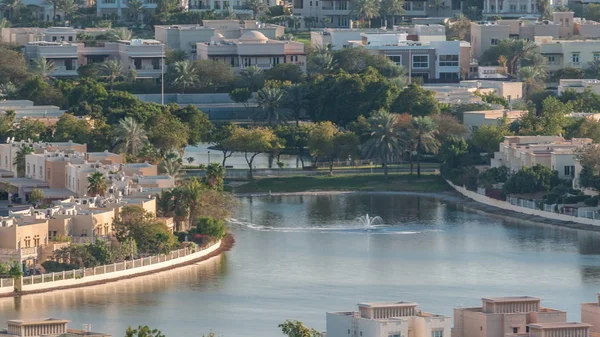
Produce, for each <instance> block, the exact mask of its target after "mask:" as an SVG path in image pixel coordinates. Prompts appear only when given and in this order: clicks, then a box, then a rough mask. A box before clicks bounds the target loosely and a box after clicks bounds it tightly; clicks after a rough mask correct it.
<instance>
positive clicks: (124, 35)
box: [108, 27, 133, 41]
mask: <svg viewBox="0 0 600 337" xmlns="http://www.w3.org/2000/svg"><path fill="white" fill-rule="evenodd" d="M132 37H133V33H132V32H131V31H130V30H129V29H127V28H124V27H123V28H115V29H111V30H110V31H109V32H108V39H109V40H114V41H119V40H124V41H129V40H131V38H132Z"/></svg>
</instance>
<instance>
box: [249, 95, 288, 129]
mask: <svg viewBox="0 0 600 337" xmlns="http://www.w3.org/2000/svg"><path fill="white" fill-rule="evenodd" d="M283 102H284V91H283V90H282V89H279V88H266V87H265V88H262V89H260V90H259V91H258V92H257V93H256V103H258V106H259V107H260V110H259V111H257V113H256V114H255V117H254V118H255V119H257V120H266V121H267V122H268V123H269V126H272V125H273V124H274V123H281V122H285V120H287V114H286V113H285V111H284V110H283V109H281V105H282V104H283Z"/></svg>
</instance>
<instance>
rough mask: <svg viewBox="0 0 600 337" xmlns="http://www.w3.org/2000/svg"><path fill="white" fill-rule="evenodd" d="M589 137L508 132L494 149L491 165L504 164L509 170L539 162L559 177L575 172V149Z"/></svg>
mask: <svg viewBox="0 0 600 337" xmlns="http://www.w3.org/2000/svg"><path fill="white" fill-rule="evenodd" d="M591 143H592V140H591V139H588V138H573V139H571V140H565V139H564V138H562V137H560V136H507V137H504V141H503V142H502V143H500V146H499V150H498V152H495V153H494V158H492V161H491V166H492V167H500V166H506V167H508V168H509V169H510V170H511V171H519V170H521V169H522V168H524V167H532V166H535V165H542V166H544V167H547V168H549V169H552V170H555V171H557V172H558V177H559V178H561V179H569V180H570V179H573V177H574V176H575V161H576V158H575V153H574V151H575V150H577V149H579V148H581V147H583V146H586V145H588V144H591Z"/></svg>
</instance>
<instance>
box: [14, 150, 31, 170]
mask: <svg viewBox="0 0 600 337" xmlns="http://www.w3.org/2000/svg"><path fill="white" fill-rule="evenodd" d="M31 153H33V147H31V146H30V145H23V146H21V148H20V149H19V151H17V154H16V156H15V159H14V160H13V166H15V167H16V168H17V177H24V176H25V157H26V156H27V155H28V154H31Z"/></svg>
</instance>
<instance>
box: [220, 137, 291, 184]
mask: <svg viewBox="0 0 600 337" xmlns="http://www.w3.org/2000/svg"><path fill="white" fill-rule="evenodd" d="M228 143H229V144H231V149H232V150H234V151H236V152H242V153H244V158H245V159H246V163H247V164H248V169H249V172H248V177H249V178H250V179H252V178H253V177H254V166H253V163H254V158H256V156H258V155H259V154H261V153H269V152H275V151H278V150H279V149H280V148H281V147H282V146H281V144H280V140H279V139H278V138H277V136H276V135H275V133H274V132H273V130H272V129H270V128H263V127H257V128H252V129H245V128H235V129H233V132H232V134H231V136H230V137H229V141H228Z"/></svg>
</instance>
